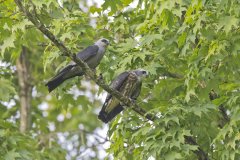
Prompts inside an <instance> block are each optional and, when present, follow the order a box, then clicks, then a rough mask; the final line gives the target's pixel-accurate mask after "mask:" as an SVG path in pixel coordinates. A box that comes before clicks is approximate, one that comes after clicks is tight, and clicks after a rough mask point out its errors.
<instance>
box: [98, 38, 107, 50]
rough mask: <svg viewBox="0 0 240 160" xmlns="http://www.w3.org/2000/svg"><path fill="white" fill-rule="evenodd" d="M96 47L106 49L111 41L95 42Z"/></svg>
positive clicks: (103, 39) (102, 39)
mask: <svg viewBox="0 0 240 160" xmlns="http://www.w3.org/2000/svg"><path fill="white" fill-rule="evenodd" d="M95 45H97V46H99V47H104V48H106V47H107V46H108V45H109V40H108V39H106V38H101V39H99V40H98V41H97V42H95Z"/></svg>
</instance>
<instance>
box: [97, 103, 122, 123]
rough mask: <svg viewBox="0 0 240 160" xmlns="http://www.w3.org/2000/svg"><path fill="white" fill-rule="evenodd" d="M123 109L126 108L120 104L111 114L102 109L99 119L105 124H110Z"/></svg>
mask: <svg viewBox="0 0 240 160" xmlns="http://www.w3.org/2000/svg"><path fill="white" fill-rule="evenodd" d="M103 108H105V107H103ZM123 109H124V108H123V107H122V106H121V105H120V104H119V105H118V106H116V107H115V108H114V109H113V110H112V111H111V112H110V113H107V112H105V111H104V109H102V110H101V111H100V112H99V115H98V119H100V120H101V121H103V122H104V123H108V122H109V121H111V120H112V119H113V118H114V117H116V116H117V115H118V114H119V113H120V112H122V111H123Z"/></svg>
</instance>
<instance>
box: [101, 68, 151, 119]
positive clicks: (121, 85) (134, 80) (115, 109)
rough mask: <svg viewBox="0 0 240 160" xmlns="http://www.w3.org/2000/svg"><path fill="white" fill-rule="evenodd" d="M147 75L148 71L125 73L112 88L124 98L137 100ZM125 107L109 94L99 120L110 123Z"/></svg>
mask: <svg viewBox="0 0 240 160" xmlns="http://www.w3.org/2000/svg"><path fill="white" fill-rule="evenodd" d="M147 74H148V73H147V71H145V70H142V69H138V70H132V71H126V72H123V73H121V74H120V75H119V76H117V77H116V78H115V79H114V80H113V81H112V83H111V84H110V87H112V88H114V89H116V90H117V91H119V92H120V93H122V95H123V96H125V97H128V98H131V99H132V100H136V99H137V97H138V96H139V94H140V92H141V86H142V79H143V77H146V76H147ZM123 106H124V104H122V103H120V101H119V100H118V99H117V98H115V97H113V96H112V95H111V94H108V95H107V98H106V100H105V102H104V104H103V107H102V109H101V111H100V112H99V115H98V118H99V119H100V120H101V121H103V122H104V123H108V122H109V121H111V120H112V119H113V118H114V117H115V116H116V115H117V114H119V113H120V112H121V111H122V110H123V109H124V108H123Z"/></svg>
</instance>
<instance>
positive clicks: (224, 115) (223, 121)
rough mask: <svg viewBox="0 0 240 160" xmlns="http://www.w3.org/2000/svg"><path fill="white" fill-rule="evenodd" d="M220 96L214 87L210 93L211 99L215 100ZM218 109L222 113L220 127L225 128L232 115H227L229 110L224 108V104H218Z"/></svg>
mask: <svg viewBox="0 0 240 160" xmlns="http://www.w3.org/2000/svg"><path fill="white" fill-rule="evenodd" d="M217 98H219V95H218V94H217V93H216V92H215V91H214V90H213V89H212V90H211V92H210V93H209V99H210V100H211V101H213V100H214V99H217ZM218 110H219V112H220V113H221V115H222V118H221V120H220V122H219V127H220V128H223V127H224V125H225V124H226V123H228V122H229V121H230V117H229V116H228V115H227V110H226V109H225V108H224V106H223V104H220V105H219V106H218Z"/></svg>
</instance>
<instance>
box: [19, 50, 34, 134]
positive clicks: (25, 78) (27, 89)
mask: <svg viewBox="0 0 240 160" xmlns="http://www.w3.org/2000/svg"><path fill="white" fill-rule="evenodd" d="M27 52H28V50H27V48H26V47H24V46H23V47H22V52H21V54H20V56H19V58H18V59H17V62H16V67H17V75H18V84H19V98H20V131H21V132H22V133H24V132H27V131H28V130H29V129H30V126H31V93H32V85H31V83H30V82H31V76H30V72H29V63H28V58H27Z"/></svg>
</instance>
